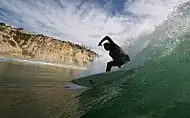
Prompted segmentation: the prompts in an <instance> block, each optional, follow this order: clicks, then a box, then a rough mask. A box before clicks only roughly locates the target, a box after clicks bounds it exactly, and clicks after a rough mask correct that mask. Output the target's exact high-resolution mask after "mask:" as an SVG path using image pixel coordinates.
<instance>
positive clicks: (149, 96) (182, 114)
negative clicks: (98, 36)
mask: <svg viewBox="0 0 190 118" xmlns="http://www.w3.org/2000/svg"><path fill="white" fill-rule="evenodd" d="M189 16H190V2H186V3H184V4H182V5H181V6H179V7H178V8H177V9H176V10H174V11H173V12H172V13H171V14H170V15H169V16H168V19H167V20H165V21H164V22H163V23H162V24H160V25H158V26H156V28H155V29H154V31H152V32H149V33H145V34H143V35H142V36H140V37H138V38H139V40H136V42H134V43H133V45H131V46H130V47H132V48H129V47H124V48H125V50H126V51H127V52H129V54H130V56H131V57H132V61H131V62H130V63H129V64H126V65H124V66H123V67H122V70H124V71H126V73H123V76H120V77H119V78H115V79H114V80H112V81H109V82H108V83H106V84H103V85H100V86H98V87H95V88H92V89H89V90H86V91H84V92H82V93H80V94H79V93H78V92H75V91H69V90H65V88H64V87H63V85H64V83H66V82H68V81H70V80H72V79H74V78H75V77H76V76H72V74H69V75H68V74H67V73H68V72H67V71H66V70H63V69H62V68H61V69H60V70H59V69H58V68H54V69H48V68H49V67H47V66H46V67H45V68H43V69H41V68H36V67H35V68H34V67H32V66H31V65H30V66H27V67H26V66H24V67H23V66H20V65H17V66H13V64H12V63H11V64H9V66H8V67H7V65H6V66H5V65H4V64H3V65H2V66H1V68H2V69H1V79H0V82H1V89H0V97H1V98H0V100H1V101H0V116H1V117H2V118H15V117H32V118H33V117H35V118H38V117H39V118H42V117H43V118H44V117H46V118H48V117H49V118H108V117H110V118H189V117H190V113H189V109H190V101H189V99H190V73H189V70H190V32H189V31H190V27H189V24H190V17H189ZM93 66H94V67H95V68H93ZM135 67H141V68H140V69H139V70H138V71H136V72H134V73H130V74H127V71H128V70H130V69H132V68H135ZM100 68H101V67H100ZM100 68H99V66H98V65H97V64H96V62H94V63H92V64H91V65H90V67H89V69H88V70H86V71H83V72H82V74H80V76H81V75H82V76H86V75H90V74H95V73H97V71H96V70H98V69H100ZM93 69H95V70H93ZM101 69H102V68H101ZM103 69H104V68H103ZM2 70H3V71H2ZM55 70H56V71H55ZM66 75H67V76H66ZM64 78H65V79H64ZM107 78H109V76H107ZM65 80H66V81H65Z"/></svg>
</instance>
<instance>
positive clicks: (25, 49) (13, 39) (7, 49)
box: [0, 23, 98, 67]
mask: <svg viewBox="0 0 190 118" xmlns="http://www.w3.org/2000/svg"><path fill="white" fill-rule="evenodd" d="M0 56H12V57H17V58H25V59H26V58H27V59H34V60H40V61H46V62H53V63H61V64H69V65H75V66H80V67H86V66H87V65H88V64H89V63H90V62H92V61H93V60H94V59H95V57H97V56H98V55H97V54H96V53H95V52H93V51H91V50H89V49H86V48H85V47H84V46H80V45H77V44H72V43H70V42H66V41H60V40H57V39H54V38H52V37H47V36H44V35H41V34H38V35H35V34H28V33H25V32H24V31H23V29H22V28H13V27H11V26H8V25H6V24H4V23H0Z"/></svg>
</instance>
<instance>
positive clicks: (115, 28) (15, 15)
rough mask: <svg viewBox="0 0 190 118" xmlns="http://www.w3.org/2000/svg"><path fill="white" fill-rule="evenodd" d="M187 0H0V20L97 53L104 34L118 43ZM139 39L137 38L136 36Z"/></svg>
mask: <svg viewBox="0 0 190 118" xmlns="http://www.w3.org/2000/svg"><path fill="white" fill-rule="evenodd" d="M185 1H188V0H0V22H4V23H7V24H10V25H13V26H15V27H22V28H24V29H25V30H26V31H27V32H32V33H37V34H44V35H47V36H52V37H55V38H57V39H59V40H64V41H71V42H74V43H78V44H84V45H86V46H87V47H89V48H90V49H92V50H94V51H96V52H97V53H99V54H103V53H105V51H104V50H103V48H102V47H98V46H97V45H98V43H99V41H100V40H101V39H102V38H103V37H104V36H106V35H108V36H110V37H111V38H112V39H113V40H114V41H115V42H116V43H118V44H119V45H121V46H127V45H129V44H130V43H133V42H134V40H135V39H137V38H136V37H138V36H139V35H142V34H144V33H146V32H149V31H152V30H154V28H155V26H156V25H159V24H160V23H162V22H163V21H164V20H166V19H167V16H168V14H169V13H171V12H172V11H173V9H174V6H176V5H179V4H180V3H182V2H185ZM138 40H139V39H138Z"/></svg>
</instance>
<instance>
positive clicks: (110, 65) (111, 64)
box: [106, 61, 118, 72]
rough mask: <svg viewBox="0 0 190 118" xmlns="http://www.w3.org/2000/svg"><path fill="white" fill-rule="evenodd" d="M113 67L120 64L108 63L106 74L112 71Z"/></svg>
mask: <svg viewBox="0 0 190 118" xmlns="http://www.w3.org/2000/svg"><path fill="white" fill-rule="evenodd" d="M112 66H118V62H116V61H110V62H108V63H107V67H106V72H108V71H111V68H112Z"/></svg>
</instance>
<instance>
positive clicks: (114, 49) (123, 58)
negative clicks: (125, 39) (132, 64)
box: [104, 36, 130, 72]
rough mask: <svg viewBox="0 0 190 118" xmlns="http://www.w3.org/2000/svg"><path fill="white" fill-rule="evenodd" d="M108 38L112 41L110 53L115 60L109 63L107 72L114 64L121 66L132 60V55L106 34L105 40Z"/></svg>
mask: <svg viewBox="0 0 190 118" xmlns="http://www.w3.org/2000/svg"><path fill="white" fill-rule="evenodd" d="M106 39H107V40H108V41H109V43H110V50H109V51H110V52H109V55H110V56H111V57H112V59H113V61H110V62H108V63H107V67H106V72H108V71H111V68H112V66H118V67H119V68H120V67H121V66H122V65H123V64H125V63H127V62H128V61H130V57H129V56H128V55H127V54H126V53H125V52H124V51H123V49H122V48H121V47H119V46H118V45H117V44H115V43H114V42H113V41H112V40H111V38H110V37H108V36H106V37H105V38H104V40H106Z"/></svg>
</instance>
